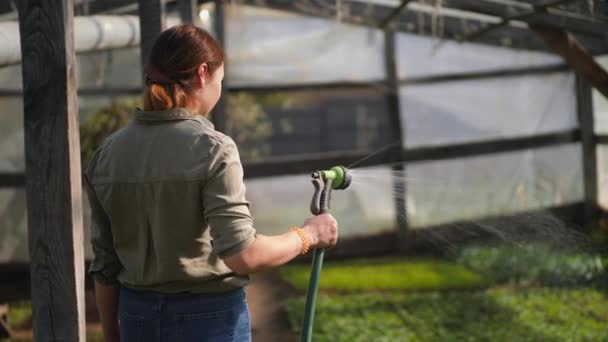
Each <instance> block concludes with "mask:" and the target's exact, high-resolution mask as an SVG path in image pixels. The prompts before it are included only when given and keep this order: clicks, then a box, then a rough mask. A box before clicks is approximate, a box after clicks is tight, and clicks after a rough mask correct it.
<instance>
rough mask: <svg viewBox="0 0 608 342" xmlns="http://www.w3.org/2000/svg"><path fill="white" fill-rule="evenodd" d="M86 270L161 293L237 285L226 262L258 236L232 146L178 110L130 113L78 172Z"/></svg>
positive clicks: (208, 125)
mask: <svg viewBox="0 0 608 342" xmlns="http://www.w3.org/2000/svg"><path fill="white" fill-rule="evenodd" d="M85 179H86V187H87V191H88V196H89V202H90V205H91V211H92V224H91V243H92V247H93V252H94V259H93V261H92V263H91V266H90V268H89V274H91V275H92V276H93V277H94V278H95V279H96V280H97V281H99V282H101V283H105V284H118V283H120V284H122V285H123V286H126V287H129V288H134V289H142V290H151V291H157V292H163V293H175V292H192V293H212V292H225V291H230V290H233V289H235V288H238V287H242V286H244V285H246V284H247V282H248V281H249V278H248V277H242V276H237V275H235V274H234V273H232V272H231V271H230V269H229V268H228V267H226V265H225V264H224V262H223V261H222V258H223V257H226V256H229V255H231V254H234V253H237V252H239V251H241V250H243V249H244V248H246V247H247V246H248V245H249V244H250V243H252V242H253V241H254V239H255V229H254V228H253V220H252V217H251V215H250V213H249V202H247V200H246V199H245V186H244V184H243V168H242V166H241V162H240V159H239V154H238V151H237V148H236V145H235V144H234V142H233V141H232V139H230V138H229V137H228V136H225V135H223V134H222V133H219V132H217V131H215V130H214V128H213V125H212V124H211V122H209V120H207V119H206V118H204V117H203V116H200V115H193V114H192V113H190V112H189V111H187V110H185V109H172V110H167V111H159V112H144V111H141V110H137V111H136V113H135V118H134V120H133V121H132V122H131V123H130V124H128V125H127V126H126V127H124V128H122V129H121V130H119V131H117V132H116V133H114V134H113V135H111V136H110V137H109V138H107V139H106V140H105V141H104V142H103V144H102V145H101V146H100V147H99V149H98V150H97V151H96V152H95V154H94V156H93V158H92V160H91V161H90V163H89V166H88V168H87V170H86V172H85Z"/></svg>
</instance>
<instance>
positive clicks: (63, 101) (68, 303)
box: [16, 0, 85, 341]
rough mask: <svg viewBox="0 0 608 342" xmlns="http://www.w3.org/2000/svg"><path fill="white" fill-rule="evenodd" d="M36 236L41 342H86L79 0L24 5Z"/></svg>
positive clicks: (30, 200) (31, 0) (33, 252)
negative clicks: (78, 91) (76, 35)
mask: <svg viewBox="0 0 608 342" xmlns="http://www.w3.org/2000/svg"><path fill="white" fill-rule="evenodd" d="M16 4H17V6H18V11H19V31H20V34H21V53H22V56H23V103H24V112H25V115H24V127H25V157H26V179H27V182H26V188H27V208H28V235H29V240H28V242H29V249H30V263H31V266H30V272H31V275H30V277H31V284H32V289H31V293H32V303H33V325H34V340H35V341H85V317H84V254H83V246H84V242H83V235H82V189H81V174H82V171H81V166H80V142H79V133H78V129H79V125H78V108H77V96H76V75H75V72H76V62H75V54H74V32H73V25H74V23H73V21H74V20H73V19H74V18H73V16H74V14H73V8H74V4H73V0H21V1H17V2H16Z"/></svg>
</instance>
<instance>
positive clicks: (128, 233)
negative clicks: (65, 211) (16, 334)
mask: <svg viewBox="0 0 608 342" xmlns="http://www.w3.org/2000/svg"><path fill="white" fill-rule="evenodd" d="M223 62H224V56H223V52H222V50H221V48H220V47H219V46H218V44H217V43H216V42H215V41H214V40H213V38H212V37H211V36H210V35H209V34H208V33H206V32H205V31H203V30H202V29H200V28H197V27H195V26H192V25H181V26H176V27H173V28H170V29H168V30H166V31H164V32H163V33H161V35H160V36H159V37H158V39H157V41H156V43H155V45H154V47H153V49H152V51H151V55H150V64H149V65H148V66H147V67H146V69H145V72H146V76H147V82H146V84H147V88H146V91H145V94H144V108H143V110H139V109H138V110H137V111H136V112H135V118H134V120H133V121H132V122H131V123H130V124H129V125H127V126H126V127H125V128H123V129H121V130H119V131H118V132H116V133H114V134H113V135H112V136H110V137H109V138H107V139H106V140H105V141H104V142H103V144H102V145H101V146H100V148H99V149H98V150H97V151H96V152H95V155H94V156H93V158H92V160H91V162H90V163H89V167H88V168H87V171H86V174H85V176H86V177H85V178H86V181H87V190H88V194H89V201H90V203H91V208H92V227H91V241H92V246H93V251H94V254H95V258H94V260H93V262H92V264H91V266H90V270H89V273H90V274H91V275H92V276H93V278H94V279H95V293H96V299H97V305H98V310H99V314H100V317H101V323H102V328H103V333H104V336H105V339H106V340H107V341H118V340H119V339H120V340H122V341H128V342H131V341H249V340H250V339H251V337H250V323H249V314H248V310H247V304H246V298H245V292H244V290H243V287H244V286H245V285H246V284H247V282H248V280H249V278H248V276H247V275H248V274H250V273H253V272H256V271H258V270H262V269H266V268H271V267H275V266H279V265H282V264H284V263H286V262H288V261H290V260H291V259H293V258H294V257H296V256H297V255H298V254H305V253H306V252H307V251H308V249H309V248H326V247H332V246H334V245H335V244H336V241H337V223H336V221H335V220H334V218H333V217H332V216H331V215H329V214H326V215H321V216H316V217H312V218H309V219H308V220H306V221H305V222H304V224H303V225H302V226H301V227H294V228H292V229H291V230H289V231H288V229H287V227H286V231H287V232H286V233H284V234H282V235H276V236H264V235H260V234H256V232H255V229H254V228H253V220H252V217H251V215H250V213H249V203H248V202H247V201H246V199H245V186H244V184H243V171H242V166H241V162H240V159H239V155H238V151H237V148H236V146H235V144H234V142H233V141H232V139H230V138H229V137H227V136H225V135H223V134H221V133H219V132H217V131H215V130H214V129H213V125H212V124H211V122H210V121H209V120H208V119H207V118H206V116H207V115H208V113H209V112H210V111H211V109H212V108H213V107H214V106H215V104H216V103H217V101H218V99H219V97H220V94H221V88H222V79H223V77H224V65H223Z"/></svg>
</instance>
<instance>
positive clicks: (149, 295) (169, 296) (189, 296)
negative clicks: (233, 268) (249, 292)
mask: <svg viewBox="0 0 608 342" xmlns="http://www.w3.org/2000/svg"><path fill="white" fill-rule="evenodd" d="M120 291H121V292H122V293H123V294H126V295H128V296H129V297H130V298H131V299H134V300H138V301H143V302H149V301H158V300H171V301H181V300H185V301H192V300H211V301H213V300H218V299H219V300H227V299H231V298H235V299H236V298H241V297H242V296H245V289H244V288H238V289H236V290H232V291H228V292H219V293H191V292H179V293H161V292H154V291H146V290H136V289H131V288H128V287H125V286H121V287H120Z"/></svg>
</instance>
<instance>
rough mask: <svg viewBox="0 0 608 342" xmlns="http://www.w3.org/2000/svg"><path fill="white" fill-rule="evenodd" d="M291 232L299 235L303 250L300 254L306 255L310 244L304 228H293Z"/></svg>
mask: <svg viewBox="0 0 608 342" xmlns="http://www.w3.org/2000/svg"><path fill="white" fill-rule="evenodd" d="M290 231H292V232H296V234H298V236H299V237H300V240H302V248H301V249H300V254H301V255H304V254H306V253H308V248H310V243H309V242H308V238H307V237H306V234H305V233H304V230H302V228H300V227H291V229H290Z"/></svg>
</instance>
